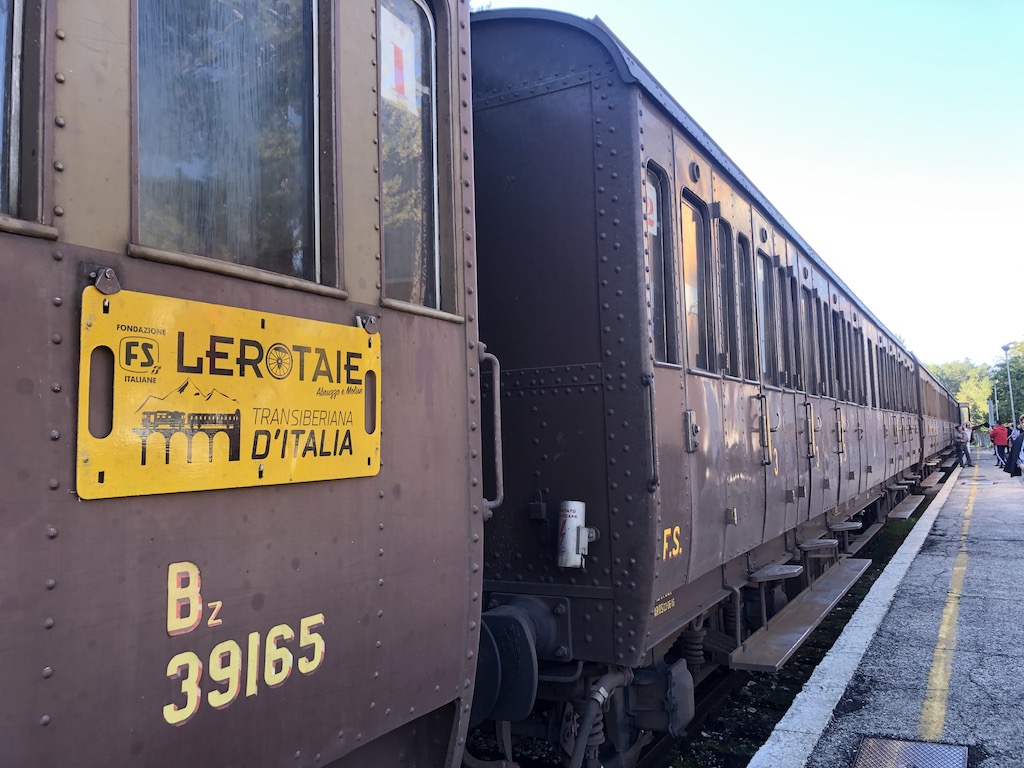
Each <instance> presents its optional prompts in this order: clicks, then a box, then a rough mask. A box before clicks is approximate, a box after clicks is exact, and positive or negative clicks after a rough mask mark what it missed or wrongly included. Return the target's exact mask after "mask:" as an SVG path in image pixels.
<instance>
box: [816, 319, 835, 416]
mask: <svg viewBox="0 0 1024 768" xmlns="http://www.w3.org/2000/svg"><path fill="white" fill-rule="evenodd" d="M827 312H828V309H827V308H826V307H824V306H822V302H821V299H815V300H814V315H815V320H816V321H817V328H818V374H819V376H820V378H819V379H818V394H820V395H826V396H828V395H831V394H832V389H833V380H832V333H831V330H832V329H831V328H830V327H829V324H828V322H827V320H826V319H825V314H826V313H827Z"/></svg>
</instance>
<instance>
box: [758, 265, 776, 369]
mask: <svg viewBox="0 0 1024 768" xmlns="http://www.w3.org/2000/svg"><path fill="white" fill-rule="evenodd" d="M754 268H755V270H756V272H757V276H756V280H757V283H756V285H757V332H758V336H759V338H760V352H761V377H762V380H763V381H764V382H765V383H766V384H777V383H778V373H779V360H778V355H777V352H776V349H777V347H776V337H775V291H774V284H773V282H772V265H771V260H770V259H769V258H768V256H767V254H765V253H764V252H763V251H758V252H757V259H755V262H754Z"/></svg>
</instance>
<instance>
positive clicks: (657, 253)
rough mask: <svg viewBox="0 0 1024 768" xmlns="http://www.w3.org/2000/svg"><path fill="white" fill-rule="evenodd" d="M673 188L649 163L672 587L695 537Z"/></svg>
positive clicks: (656, 441)
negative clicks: (682, 424)
mask: <svg viewBox="0 0 1024 768" xmlns="http://www.w3.org/2000/svg"><path fill="white" fill-rule="evenodd" d="M670 189H671V187H670V186H669V184H668V177H667V175H666V174H665V173H664V172H663V171H662V170H661V169H660V168H659V167H657V166H655V165H654V163H648V165H647V169H646V171H645V172H644V176H643V198H644V199H643V203H644V253H645V261H646V265H645V266H646V269H647V274H648V276H649V280H648V281H647V285H648V290H649V295H648V303H649V307H650V314H649V317H648V323H649V324H650V334H649V337H650V339H651V343H652V345H653V349H652V351H653V357H654V363H653V366H652V369H651V371H650V373H648V374H645V383H646V384H647V390H648V396H649V397H650V398H651V401H650V405H651V417H650V418H651V441H652V453H653V455H652V457H651V463H652V468H653V473H652V478H651V479H652V482H653V483H654V484H655V485H656V486H657V494H658V502H659V504H660V507H659V512H658V514H659V515H660V517H661V520H662V525H661V528H662V536H661V547H660V549H659V552H660V555H661V560H662V569H661V570H662V572H663V573H664V574H665V576H664V578H665V582H664V585H665V589H666V590H668V589H670V588H672V587H675V586H677V585H679V584H683V583H685V581H686V574H687V570H688V568H689V559H690V558H689V556H690V551H691V548H690V547H689V546H688V545H687V542H689V541H691V539H692V530H691V529H692V519H691V511H690V504H689V500H690V478H689V475H688V472H687V469H688V465H687V461H686V452H687V445H688V442H687V440H686V437H685V436H684V434H683V430H682V429H679V428H676V425H677V424H678V418H679V414H680V413H682V412H683V410H684V408H685V405H684V392H683V366H682V354H681V352H680V349H681V344H680V338H679V312H678V306H679V305H678V302H677V301H676V295H677V291H678V269H677V264H676V261H675V254H674V251H673V247H672V242H673V238H672V232H671V224H670V222H671V218H670V214H669V211H670V210H671V208H670V207H669V206H670V205H671V200H672V197H671V193H670V192H669V190H670ZM691 439H692V438H691Z"/></svg>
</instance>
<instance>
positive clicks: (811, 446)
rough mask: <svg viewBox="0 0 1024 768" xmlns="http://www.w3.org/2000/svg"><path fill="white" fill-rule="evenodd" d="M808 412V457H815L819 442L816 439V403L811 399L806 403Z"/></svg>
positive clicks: (805, 407)
mask: <svg viewBox="0 0 1024 768" xmlns="http://www.w3.org/2000/svg"><path fill="white" fill-rule="evenodd" d="M804 409H805V410H806V412H807V458H808V459H813V458H814V457H815V455H816V454H817V453H818V444H817V441H816V440H815V439H814V431H815V430H814V403H812V402H811V401H810V400H808V401H807V402H805V403H804Z"/></svg>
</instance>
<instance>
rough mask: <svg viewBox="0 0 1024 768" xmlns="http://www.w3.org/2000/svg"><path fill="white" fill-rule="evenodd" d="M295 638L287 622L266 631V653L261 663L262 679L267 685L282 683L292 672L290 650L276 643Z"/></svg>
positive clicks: (274, 686)
mask: <svg viewBox="0 0 1024 768" xmlns="http://www.w3.org/2000/svg"><path fill="white" fill-rule="evenodd" d="M294 639H295V632H294V631H293V630H292V628H291V627H289V626H288V625H287V624H278V625H277V626H276V627H274V628H273V629H271V630H270V632H268V633H267V655H266V661H265V662H264V665H263V680H264V682H266V684H267V687H269V688H277V687H278V686H280V685H284V682H285V680H287V679H288V677H289V676H290V675H291V673H292V661H293V658H292V652H291V651H289V650H288V649H287V648H283V647H281V646H279V645H278V643H279V642H281V641H284V642H286V643H287V642H289V641H291V640H294Z"/></svg>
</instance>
